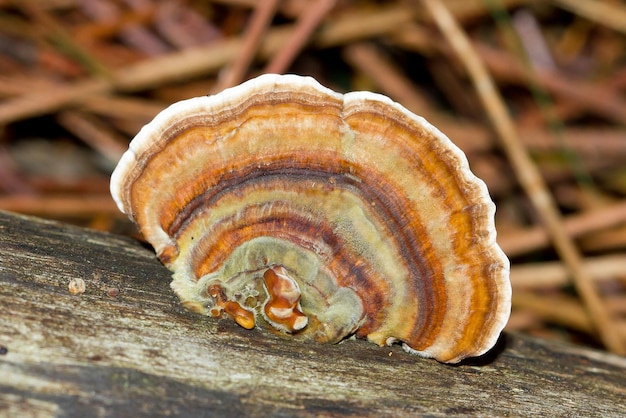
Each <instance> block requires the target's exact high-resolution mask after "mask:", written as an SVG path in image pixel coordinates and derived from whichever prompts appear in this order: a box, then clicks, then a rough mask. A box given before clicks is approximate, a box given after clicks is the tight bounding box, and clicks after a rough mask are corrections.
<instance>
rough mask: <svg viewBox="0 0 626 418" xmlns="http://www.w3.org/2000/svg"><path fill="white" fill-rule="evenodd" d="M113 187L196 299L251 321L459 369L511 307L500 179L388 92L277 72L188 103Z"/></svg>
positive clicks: (133, 156)
mask: <svg viewBox="0 0 626 418" xmlns="http://www.w3.org/2000/svg"><path fill="white" fill-rule="evenodd" d="M111 193H112V195H113V198H114V199H115V201H116V203H117V205H118V207H119V208H120V210H121V211H122V212H124V213H126V214H127V215H128V216H129V217H130V219H132V220H133V221H134V222H135V223H136V224H137V225H138V227H139V229H140V231H141V233H142V234H143V236H144V237H145V238H146V239H147V240H148V241H149V242H150V243H151V244H152V246H153V247H154V248H155V250H156V253H157V255H158V257H159V259H160V260H161V262H162V263H163V264H164V265H165V266H167V267H168V268H169V269H170V270H172V271H173V281H172V284H171V286H172V288H173V289H174V291H175V292H176V293H177V294H178V296H179V297H180V299H181V301H182V304H183V305H184V306H185V307H186V308H188V309H190V310H192V311H194V312H199V313H204V314H206V315H209V316H214V317H220V316H223V315H225V316H230V317H232V318H233V319H234V320H235V321H236V322H237V323H238V324H239V325H241V326H242V327H244V328H254V327H255V326H258V327H260V328H264V329H270V330H277V331H279V332H281V333H286V334H290V335H293V336H294V337H295V338H299V339H302V340H308V341H319V342H333V343H334V342H339V341H341V340H342V339H344V338H347V337H349V336H352V335H355V336H356V337H363V338H367V339H368V340H370V341H372V342H374V343H376V344H379V345H388V344H392V343H394V342H397V343H401V344H403V346H404V348H405V349H406V351H409V352H411V353H414V354H417V355H420V356H423V357H433V358H435V359H437V360H439V361H441V362H449V363H456V362H458V361H460V360H461V359H463V358H465V357H469V356H477V355H480V354H482V353H484V352H486V351H487V350H489V349H490V348H491V347H492V346H493V345H494V344H495V342H496V340H497V339H498V336H499V334H500V332H501V331H502V329H503V327H504V325H505V324H506V322H507V320H508V317H509V313H510V308H511V286H510V282H509V261H508V259H507V258H506V256H505V255H504V253H503V252H502V250H501V249H500V247H498V245H497V244H496V231H495V226H494V219H493V217H494V213H495V205H494V203H493V202H492V201H491V199H490V197H489V193H488V191H487V188H486V186H485V184H484V183H483V182H482V181H481V180H479V179H478V178H476V177H475V176H474V174H472V173H471V171H470V169H469V165H468V162H467V159H466V157H465V155H464V154H463V152H462V151H461V150H460V149H458V148H457V147H456V146H455V145H454V144H453V143H452V142H451V141H450V140H449V139H448V138H447V137H446V136H445V135H443V134H442V133H441V132H439V131H438V130H437V129H436V128H434V127H433V126H431V125H430V124H428V123H427V122H426V121H425V120H424V119H422V118H421V117H419V116H416V115H414V114H412V113H411V112H409V111H408V110H406V109H405V108H404V107H402V106H401V105H399V104H397V103H395V102H393V101H392V100H390V99H389V98H387V97H385V96H382V95H379V94H374V93H369V92H352V93H347V94H339V93H336V92H333V91H332V90H329V89H327V88H325V87H323V86H321V85H320V84H319V83H318V82H317V81H315V80H314V79H312V78H310V77H300V76H295V75H274V74H267V75H262V76H260V77H258V78H256V79H253V80H250V81H248V82H245V83H243V84H241V85H239V86H237V87H233V88H230V89H227V90H224V91H223V92H221V93H219V94H217V95H214V96H206V97H197V98H192V99H189V100H184V101H181V102H178V103H175V104H173V105H171V106H170V107H168V108H167V109H165V110H164V111H162V112H161V113H160V114H159V115H158V116H156V118H155V119H154V120H153V121H152V122H150V123H149V124H148V125H146V126H145V127H144V128H143V129H142V130H141V131H140V132H139V133H138V134H137V136H136V137H135V138H134V139H133V141H132V142H131V144H130V148H129V150H128V151H127V152H126V153H125V154H124V156H123V157H122V159H121V160H120V162H119V164H118V166H117V168H116V169H115V171H114V173H113V175H112V178H111Z"/></svg>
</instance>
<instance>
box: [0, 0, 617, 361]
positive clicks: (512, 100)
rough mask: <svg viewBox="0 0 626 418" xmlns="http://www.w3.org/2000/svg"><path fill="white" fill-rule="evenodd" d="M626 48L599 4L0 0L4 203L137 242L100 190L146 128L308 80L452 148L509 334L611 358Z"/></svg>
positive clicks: (609, 11)
mask: <svg viewBox="0 0 626 418" xmlns="http://www.w3.org/2000/svg"><path fill="white" fill-rule="evenodd" d="M434 6H436V7H434ZM441 6H443V10H445V11H446V13H448V12H449V13H450V14H451V15H452V16H453V17H454V19H455V20H456V22H457V23H458V24H459V25H460V27H461V29H462V30H461V32H459V33H457V34H456V35H454V34H452V33H446V31H445V30H444V31H442V30H441V28H440V26H439V25H440V22H441V18H442V16H443V15H442V14H441V13H442V8H441ZM437 10H439V16H437ZM455 36H457V38H458V37H459V36H461V38H462V39H466V40H468V41H469V44H467V45H465V46H464V47H462V48H461V49H460V50H459V49H455V47H454V46H453V45H454V44H453V42H454V37H455ZM625 47H626V3H624V2H623V1H613V0H547V1H533V0H423V1H419V0H412V1H409V0H406V1H405V0H396V1H375V0H334V1H331V0H264V1H256V0H214V1H205V0H99V1H96V0H47V1H39V0H14V1H11V0H0V209H1V210H8V211H14V212H20V213H25V214H31V215H36V216H40V217H45V218H50V219H57V220H61V221H64V222H70V223H74V224H79V225H83V226H87V227H90V228H95V229H100V230H106V231H111V232H115V233H126V234H136V231H135V229H134V227H133V226H132V225H131V224H130V223H129V222H128V221H127V219H126V217H125V216H124V215H122V214H121V213H119V212H118V210H117V208H116V207H115V205H114V203H113V201H112V199H111V198H110V195H109V192H108V181H109V175H110V173H111V171H112V169H113V167H114V166H115V164H116V163H117V160H118V159H119V157H120V156H121V154H122V153H123V152H124V151H125V150H126V148H127V146H128V142H129V141H130V139H131V138H132V137H133V136H134V135H135V134H136V133H137V131H138V130H139V129H140V128H141V126H143V125H144V124H145V123H147V122H148V121H150V120H151V119H152V118H153V117H154V116H155V115H156V113H158V112H159V111H160V110H161V109H163V108H164V107H166V106H167V105H169V104H170V103H172V102H174V101H178V100H181V99H185V98H189V97H193V96H200V95H206V94H212V93H216V92H218V91H221V90H222V89H224V88H226V87H228V86H232V85H235V84H238V83H240V82H242V81H244V80H246V79H249V78H251V77H253V76H255V75H258V74H261V73H265V72H277V73H287V72H288V73H297V74H302V75H311V76H313V77H315V78H316V79H317V80H318V81H320V82H321V83H322V84H324V85H326V86H328V87H330V88H332V89H334V90H337V91H350V90H371V91H376V92H380V93H383V94H386V95H388V96H390V97H391V98H392V99H394V100H396V101H398V102H400V103H401V104H403V105H404V106H405V107H407V108H409V109H410V110H412V111H414V112H415V113H417V114H419V115H422V116H424V117H425V118H426V119H427V120H429V121H430V122H431V123H433V124H434V125H436V126H437V127H438V128H439V129H440V130H442V131H443V132H444V133H446V134H447V135H448V136H449V137H450V138H451V139H452V140H453V142H455V143H456V144H457V145H458V146H459V147H460V148H461V149H463V150H464V151H465V153H466V154H467V156H468V159H469V161H470V165H471V168H472V170H473V171H474V172H475V173H476V174H477V175H478V176H479V177H481V178H482V179H484V180H485V182H486V183H487V185H488V187H489V190H490V193H491V195H492V197H493V199H494V200H495V202H496V204H497V207H498V212H497V214H496V224H497V228H498V241H499V242H500V244H501V246H502V248H503V249H504V251H505V252H506V253H507V255H508V256H509V257H510V258H511V260H512V272H511V279H512V283H513V288H514V298H513V314H512V316H511V320H510V323H509V325H508V329H513V330H520V331H523V332H526V333H529V334H534V335H540V336H543V337H549V338H555V339H560V340H566V341H570V342H575V343H580V344H586V345H591V346H594V347H599V348H606V349H608V350H610V351H613V352H617V353H624V351H625V350H626V349H625V348H624V347H625V346H626V258H625V257H624V255H625V254H626V199H625V196H626V164H625V162H626V127H625V122H626V48H625ZM471 59H474V60H476V59H477V60H478V62H479V64H480V66H481V67H482V68H484V69H486V73H485V74H488V77H489V78H491V80H492V82H493V83H495V86H496V92H497V93H499V95H500V96H499V97H502V98H504V105H505V106H506V110H507V113H508V116H507V115H506V114H504V115H503V114H500V113H498V112H494V109H497V106H496V107H495V108H494V107H493V106H490V103H492V104H493V103H497V102H498V100H500V99H499V97H498V94H496V93H494V92H491V93H489V92H485V91H481V90H477V89H476V88H475V87H474V82H473V81H472V76H471V69H470V68H469V66H468V62H469V61H471ZM468 60H469V61H468ZM509 117H510V119H508V118H509ZM507 120H508V122H507ZM511 122H512V124H513V125H512V126H513V128H514V129H513V131H514V132H513V135H512V136H511V137H510V138H508V139H507V138H504V137H505V136H506V135H503V134H502V130H501V129H500V128H499V124H500V123H504V124H506V123H511ZM507 141H508V142H507ZM507 144H508V145H507ZM527 157H530V159H528V158H527ZM516 161H517V163H516ZM520 161H521V162H522V163H523V162H524V161H526V163H527V164H526V165H524V164H521V165H520V164H519V162H520ZM529 173H537V174H540V179H539V180H540V181H539V183H541V184H540V185H539V187H538V189H537V187H535V189H533V187H534V186H533V184H534V183H533V177H532V176H529V175H528V174H529ZM529 179H530V180H529ZM535 183H536V182H535ZM542 190H543V191H547V192H548V197H549V198H550V199H549V200H550V201H551V202H550V204H552V207H553V208H554V209H556V211H555V212H554V214H555V216H552V217H551V216H550V213H551V212H550V209H549V208H546V207H542V203H541V202H543V201H544V200H545V199H543V200H542V197H541V192H542ZM534 193H535V194H534ZM536 193H539V194H536ZM533 194H534V195H533ZM548 206H550V205H548ZM553 243H554V244H553ZM0 251H1V249H0ZM609 335H610V337H609Z"/></svg>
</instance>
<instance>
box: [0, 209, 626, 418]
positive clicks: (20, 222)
mask: <svg viewBox="0 0 626 418" xmlns="http://www.w3.org/2000/svg"><path fill="white" fill-rule="evenodd" d="M77 278H80V279H83V280H84V282H85V284H86V291H85V292H84V293H82V294H77V295H72V294H70V292H69V290H68V284H69V282H70V281H71V280H72V279H77ZM169 282H170V273H169V271H168V270H167V269H165V268H164V267H163V266H162V265H161V264H160V263H159V262H158V261H157V259H156V258H155V256H154V252H153V251H152V249H151V248H149V247H146V246H145V245H142V244H141V243H140V242H138V241H135V240H133V239H130V238H126V237H122V236H116V235H112V234H106V233H101V232H96V231H91V230H87V229H81V228H77V227H73V226H68V225H64V224H59V223H55V222H50V221H45V220H41V219H36V218H30V217H25V216H20V215H14V214H9V213H4V212H0V345H1V347H0V415H1V416H68V415H69V416H117V417H122V416H133V417H136V416H141V415H147V416H154V415H193V416H415V415H429V416H444V415H445V416H450V415H482V416H494V415H497V416H509V415H543V416H603V417H606V416H626V401H625V399H626V359H624V358H622V357H618V356H614V355H610V354H606V353H604V352H600V351H594V350H590V349H587V348H581V347H576V346H570V345H565V344H561V343H556V342H552V341H544V340H538V339H534V338H530V337H527V336H523V335H518V334H512V333H505V334H504V335H503V336H502V338H501V340H500V342H499V343H498V345H497V346H496V348H495V349H494V350H492V351H491V352H489V353H488V354H487V355H486V356H483V357H482V358H478V359H472V360H469V361H465V362H463V363H461V364H460V365H458V366H448V365H444V364H440V363H437V362H436V361H434V360H430V359H421V358H417V357H414V356H411V355H409V354H406V353H404V352H403V351H402V349H401V348H400V347H398V346H393V347H377V346H375V345H373V344H371V343H368V342H366V341H361V340H348V341H345V342H343V343H340V344H337V345H321V344H304V343H301V342H298V341H295V340H294V339H291V338H288V337H283V336H279V335H271V334H267V333H265V332H261V331H258V330H252V331H247V330H244V329H242V328H239V327H237V325H235V324H234V323H233V322H232V321H230V320H226V319H224V320H216V319H212V318H205V317H201V316H199V315H195V314H192V313H189V312H186V311H185V310H183V308H182V307H181V306H180V304H179V303H178V300H177V298H176V297H175V295H174V294H173V292H172V291H171V290H170V289H169Z"/></svg>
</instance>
